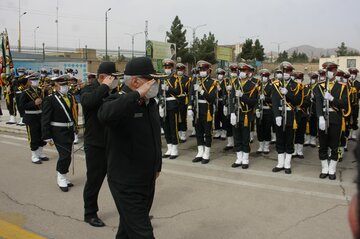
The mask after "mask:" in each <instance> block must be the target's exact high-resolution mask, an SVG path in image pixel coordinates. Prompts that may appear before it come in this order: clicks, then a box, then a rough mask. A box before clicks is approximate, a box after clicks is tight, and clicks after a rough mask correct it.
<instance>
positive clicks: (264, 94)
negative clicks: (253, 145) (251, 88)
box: [256, 69, 273, 154]
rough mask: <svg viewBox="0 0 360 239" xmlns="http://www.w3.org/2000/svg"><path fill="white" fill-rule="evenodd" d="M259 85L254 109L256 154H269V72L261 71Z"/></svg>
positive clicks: (271, 120) (270, 115)
mask: <svg viewBox="0 0 360 239" xmlns="http://www.w3.org/2000/svg"><path fill="white" fill-rule="evenodd" d="M259 73H260V79H261V83H260V85H259V86H258V87H259V89H258V90H259V97H258V104H257V108H256V133H257V138H258V141H259V148H258V150H257V151H256V153H258V154H259V153H265V154H268V153H269V152H270V141H271V126H272V124H273V114H272V110H271V102H272V101H271V89H272V85H271V81H270V78H269V77H270V71H269V70H267V69H262V70H261V71H260V72H259Z"/></svg>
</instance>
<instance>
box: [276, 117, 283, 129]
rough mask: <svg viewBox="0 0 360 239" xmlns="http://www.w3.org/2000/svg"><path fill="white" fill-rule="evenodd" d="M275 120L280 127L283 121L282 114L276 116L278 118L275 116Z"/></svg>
mask: <svg viewBox="0 0 360 239" xmlns="http://www.w3.org/2000/svg"><path fill="white" fill-rule="evenodd" d="M275 121H276V125H277V126H278V127H280V126H281V123H282V117H281V116H278V117H276V118H275Z"/></svg>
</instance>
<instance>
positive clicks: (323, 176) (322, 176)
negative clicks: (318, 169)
mask: <svg viewBox="0 0 360 239" xmlns="http://www.w3.org/2000/svg"><path fill="white" fill-rule="evenodd" d="M327 176H329V174H328V173H320V175H319V178H321V179H324V178H326V177H327Z"/></svg>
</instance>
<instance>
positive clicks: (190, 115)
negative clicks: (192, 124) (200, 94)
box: [187, 110, 194, 119]
mask: <svg viewBox="0 0 360 239" xmlns="http://www.w3.org/2000/svg"><path fill="white" fill-rule="evenodd" d="M187 115H188V117H189V118H191V119H193V118H194V112H193V111H192V110H188V111H187Z"/></svg>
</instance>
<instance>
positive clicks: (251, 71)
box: [249, 65, 259, 143]
mask: <svg viewBox="0 0 360 239" xmlns="http://www.w3.org/2000/svg"><path fill="white" fill-rule="evenodd" d="M249 66H250V72H249V78H250V79H251V80H252V81H253V82H254V83H255V84H257V85H259V79H257V78H255V77H254V76H255V74H256V69H255V67H253V66H252V65H249ZM255 118H256V117H255ZM255 118H254V119H253V121H251V122H250V143H252V142H254V132H255Z"/></svg>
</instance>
